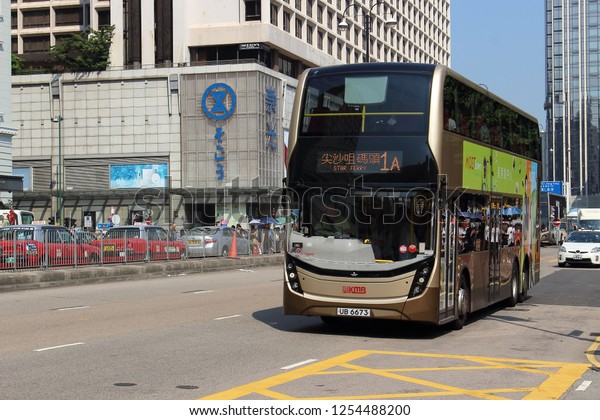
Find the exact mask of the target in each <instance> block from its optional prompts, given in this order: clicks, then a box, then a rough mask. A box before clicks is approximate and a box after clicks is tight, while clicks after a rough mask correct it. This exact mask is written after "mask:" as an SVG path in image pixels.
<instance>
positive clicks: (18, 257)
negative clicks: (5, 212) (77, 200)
mask: <svg viewBox="0 0 600 420" xmlns="http://www.w3.org/2000/svg"><path fill="white" fill-rule="evenodd" d="M98 261H100V250H99V249H98V248H97V247H95V246H91V245H89V244H84V243H80V242H77V241H76V240H75V237H74V236H73V234H72V233H71V232H70V231H69V230H68V229H67V228H65V227H63V226H53V225H43V224H40V225H14V226H6V227H3V228H0V268H25V267H52V266H65V265H75V264H89V263H96V262H98Z"/></svg>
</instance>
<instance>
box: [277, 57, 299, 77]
mask: <svg viewBox="0 0 600 420" xmlns="http://www.w3.org/2000/svg"><path fill="white" fill-rule="evenodd" d="M277 65H278V66H279V72H280V73H283V74H285V75H287V76H291V77H297V74H295V71H294V60H292V59H291V58H289V57H286V56H285V55H283V54H279V57H278V58H277Z"/></svg>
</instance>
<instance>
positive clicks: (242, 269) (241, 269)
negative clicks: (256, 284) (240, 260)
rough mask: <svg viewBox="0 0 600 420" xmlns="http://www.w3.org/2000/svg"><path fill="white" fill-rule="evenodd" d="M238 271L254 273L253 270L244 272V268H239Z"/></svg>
mask: <svg viewBox="0 0 600 420" xmlns="http://www.w3.org/2000/svg"><path fill="white" fill-rule="evenodd" d="M238 271H241V272H242V273H254V270H246V269H245V268H240V269H239V270H238Z"/></svg>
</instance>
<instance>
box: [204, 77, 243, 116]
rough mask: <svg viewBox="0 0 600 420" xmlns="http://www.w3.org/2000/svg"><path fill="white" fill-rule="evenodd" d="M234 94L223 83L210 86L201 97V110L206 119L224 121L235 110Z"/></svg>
mask: <svg viewBox="0 0 600 420" xmlns="http://www.w3.org/2000/svg"><path fill="white" fill-rule="evenodd" d="M235 101H236V99H235V92H234V91H233V89H232V88H231V87H229V86H228V85H226V84H225V83H215V84H214V85H210V86H209V87H208V89H206V90H205V91H204V95H202V110H203V111H204V114H206V116H207V117H208V118H211V119H213V120H216V121H221V120H226V119H227V118H229V117H231V114H233V111H234V110H235Z"/></svg>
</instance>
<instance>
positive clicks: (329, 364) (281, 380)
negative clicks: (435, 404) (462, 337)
mask: <svg viewBox="0 0 600 420" xmlns="http://www.w3.org/2000/svg"><path fill="white" fill-rule="evenodd" d="M598 346H600V339H599V340H597V342H596V347H594V349H593V353H595V351H596V350H597V348H598ZM367 356H400V357H411V358H424V359H426V358H429V359H431V358H435V359H439V360H443V359H446V360H454V362H453V363H456V361H458V362H461V361H462V362H464V363H458V364H457V365H451V366H450V365H448V366H441V367H432V368H423V367H415V368H398V367H391V368H373V367H368V366H365V364H366V363H367V362H368V360H361V359H363V358H366V357H367ZM392 364H393V362H392ZM588 369H589V365H587V364H582V363H561V362H549V361H539V360H524V359H510V358H498V357H481V356H459V355H451V354H450V355H449V354H431V353H411V352H392V351H373V350H356V351H352V352H349V353H346V354H342V355H340V356H337V357H333V358H331V359H328V360H324V361H321V362H317V363H314V364H311V365H308V366H304V367H301V368H299V369H296V370H292V371H289V372H285V373H282V374H279V375H276V376H273V377H270V378H266V379H262V380H260V381H256V382H252V383H249V384H246V385H242V386H239V387H236V388H232V389H229V390H226V391H223V392H219V393H216V394H212V395H208V396H206V397H203V398H202V399H205V400H233V399H237V398H243V397H248V396H250V395H260V396H263V397H267V398H272V399H283V400H292V399H311V400H319V399H332V398H334V399H339V400H344V399H369V400H375V399H377V400H379V399H391V398H392V399H393V398H415V397H418V398H423V397H430V398H435V397H442V396H468V397H471V398H474V399H485V400H505V399H509V397H505V396H503V394H506V395H510V396H512V398H510V399H513V398H514V395H515V394H518V395H524V396H523V399H527V400H532V399H533V400H555V399H558V398H560V396H561V395H562V394H564V392H565V391H566V390H567V389H568V388H569V387H570V386H571V385H573V383H574V382H575V381H577V380H578V379H579V378H581V376H582V375H583V374H584V372H586V371H587V370H588ZM460 370H479V371H481V370H510V371H513V372H514V373H515V374H518V373H526V374H528V375H531V374H534V375H541V376H542V378H543V381H542V382H541V383H540V384H539V385H535V386H532V387H519V388H510V387H507V388H491V389H466V388H461V387H458V386H453V385H452V384H450V383H443V382H442V381H441V380H438V379H436V381H432V380H427V379H421V378H417V377H415V376H411V374H415V373H419V372H438V373H439V372H444V371H445V372H452V371H460ZM347 374H352V375H374V376H379V377H383V378H386V379H391V380H396V381H399V382H403V383H408V384H413V385H419V386H423V387H426V388H428V389H429V390H427V391H424V392H415V391H410V392H406V393H402V392H395V393H393V394H391V393H390V394H365V395H335V396H332V395H329V396H327V397H321V396H314V397H308V398H307V397H296V396H293V395H287V394H284V393H282V392H279V391H277V390H275V389H274V388H275V387H278V386H280V385H283V384H287V383H290V382H293V381H295V380H299V379H303V378H306V377H309V376H326V375H347ZM503 376H505V375H503Z"/></svg>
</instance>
